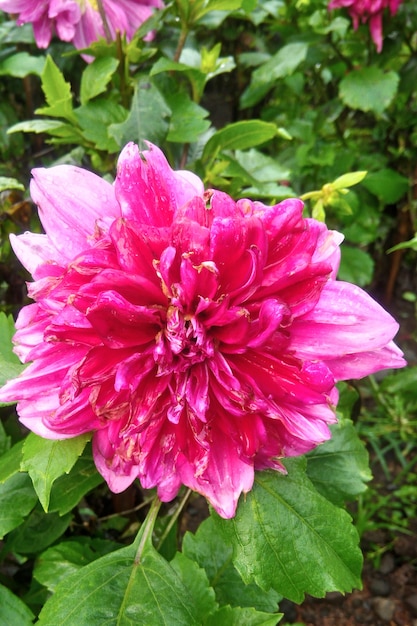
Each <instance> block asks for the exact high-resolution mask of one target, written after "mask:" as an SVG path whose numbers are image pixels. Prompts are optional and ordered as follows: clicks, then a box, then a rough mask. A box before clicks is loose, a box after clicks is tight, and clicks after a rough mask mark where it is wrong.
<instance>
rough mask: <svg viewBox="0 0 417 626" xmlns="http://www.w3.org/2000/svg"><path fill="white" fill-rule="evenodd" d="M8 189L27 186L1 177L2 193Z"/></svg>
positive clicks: (0, 189)
mask: <svg viewBox="0 0 417 626" xmlns="http://www.w3.org/2000/svg"><path fill="white" fill-rule="evenodd" d="M7 189H19V190H20V191H24V190H25V186H24V185H22V183H19V181H18V180H16V178H9V177H7V176H0V191H6V190H7ZM2 315H4V313H2ZM0 324H1V322H0ZM0 337H1V334H0Z"/></svg>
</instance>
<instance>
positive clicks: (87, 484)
mask: <svg viewBox="0 0 417 626" xmlns="http://www.w3.org/2000/svg"><path fill="white" fill-rule="evenodd" d="M103 480H104V479H103V477H102V476H101V474H99V472H98V471H97V468H96V466H95V464H94V461H93V459H92V458H91V456H85V455H84V456H82V457H81V458H80V459H78V461H77V462H76V464H75V465H74V467H73V468H72V469H71V471H70V472H69V474H64V475H63V476H60V478H58V479H57V480H56V481H55V482H54V484H53V485H52V489H51V497H50V501H49V510H50V511H58V513H59V514H60V515H64V514H65V513H68V512H69V511H71V510H72V509H73V508H74V507H75V506H77V504H78V503H79V502H80V500H81V498H82V497H83V496H85V495H86V494H87V493H88V492H89V491H91V490H92V489H94V488H95V487H97V486H98V485H100V484H101V483H102V482H103Z"/></svg>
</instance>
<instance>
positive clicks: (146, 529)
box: [134, 496, 162, 565]
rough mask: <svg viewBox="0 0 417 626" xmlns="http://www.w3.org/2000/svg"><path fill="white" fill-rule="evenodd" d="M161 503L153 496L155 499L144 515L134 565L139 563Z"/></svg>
mask: <svg viewBox="0 0 417 626" xmlns="http://www.w3.org/2000/svg"><path fill="white" fill-rule="evenodd" d="M161 504H162V502H161V501H160V499H159V498H158V496H155V499H154V500H153V502H152V504H151V507H150V509H149V511H148V515H147V516H146V519H145V521H144V522H143V524H142V526H141V529H140V531H139V532H141V533H142V537H141V539H140V542H139V546H138V549H137V551H136V555H135V561H134V563H135V565H139V564H140V561H141V558H142V553H143V550H144V548H145V546H146V544H147V542H148V539H149V536H150V535H152V531H153V527H154V525H155V521H156V518H157V517H158V513H159V509H160V507H161Z"/></svg>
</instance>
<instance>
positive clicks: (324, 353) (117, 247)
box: [0, 144, 404, 517]
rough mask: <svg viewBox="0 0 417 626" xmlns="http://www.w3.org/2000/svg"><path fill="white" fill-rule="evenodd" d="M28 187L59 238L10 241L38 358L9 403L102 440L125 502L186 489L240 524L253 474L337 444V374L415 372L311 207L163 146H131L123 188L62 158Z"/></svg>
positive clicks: (23, 322) (26, 332) (3, 396)
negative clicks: (243, 187)
mask: <svg viewBox="0 0 417 626" xmlns="http://www.w3.org/2000/svg"><path fill="white" fill-rule="evenodd" d="M31 193H32V197H33V199H34V201H35V202H36V203H37V204H38V206H39V211H40V217H41V220H42V223H43V226H44V228H45V231H46V234H44V235H39V234H31V233H26V234H24V235H21V236H19V237H15V236H12V243H13V247H14V250H15V252H16V254H17V256H18V257H19V258H20V260H21V261H22V263H23V264H24V266H25V267H26V268H27V269H28V270H29V271H30V272H31V273H32V274H33V277H34V282H33V283H31V284H30V285H29V295H30V296H31V298H33V300H34V301H35V302H34V303H33V304H30V305H29V306H26V307H24V308H23V309H22V311H21V312H20V315H19V317H18V320H17V324H16V326H17V332H16V335H15V338H14V340H15V344H16V347H15V350H16V353H17V354H18V355H19V357H20V358H21V360H22V361H23V362H29V361H32V363H31V364H30V365H29V366H28V367H27V369H26V370H25V371H24V373H23V374H22V375H21V376H20V377H19V378H17V379H15V380H11V381H9V382H8V383H7V384H6V385H5V386H4V387H3V389H2V390H1V391H0V400H1V401H15V400H17V401H18V412H19V416H20V420H21V421H22V422H23V424H24V425H25V426H27V427H28V428H29V429H31V430H32V431H34V432H36V433H37V434H38V435H41V436H43V437H48V438H56V439H60V438H66V437H74V436H77V435H80V434H81V433H86V432H90V431H91V432H93V452H94V459H95V463H96V465H97V468H98V470H99V471H100V472H101V474H102V475H103V476H104V478H105V479H106V481H107V483H108V485H109V487H110V489H111V490H112V491H114V492H120V491H122V490H124V489H126V488H127V487H128V486H129V485H130V484H131V483H132V482H133V481H134V480H135V479H136V478H138V479H139V480H140V482H141V484H142V486H143V487H144V488H151V487H157V489H158V494H159V497H160V498H161V500H163V501H169V500H171V499H172V498H174V497H175V495H176V494H177V492H178V490H179V488H180V486H181V485H182V484H184V485H187V486H188V487H190V488H191V489H194V490H195V491H198V492H199V493H201V494H203V495H204V496H206V497H207V498H208V500H209V501H210V502H211V504H212V505H213V506H214V507H215V509H216V510H217V511H218V512H219V514H220V515H222V516H224V517H232V516H233V515H234V513H235V509H236V504H237V501H238V498H239V496H240V494H241V493H242V491H243V492H247V491H249V490H250V489H251V487H252V484H253V480H254V471H255V470H256V469H264V468H273V469H277V470H280V471H285V470H284V467H283V465H282V464H281V460H280V459H282V458H283V457H288V456H293V455H299V454H303V453H305V452H308V451H309V450H311V449H312V448H314V447H315V446H316V445H317V444H319V443H321V442H323V441H325V440H327V439H328V438H329V437H330V432H329V428H328V424H331V423H333V422H335V412H334V407H335V404H336V402H337V391H336V388H335V382H336V381H338V380H342V379H348V378H360V377H362V376H365V375H367V374H370V373H371V372H375V371H376V370H380V369H382V368H396V367H402V366H403V365H404V360H403V358H402V353H401V351H400V350H399V349H398V348H397V347H396V346H395V345H394V343H393V342H392V338H393V336H394V335H395V333H396V332H397V328H398V326H397V324H396V322H395V321H394V320H393V318H392V317H391V316H390V315H389V314H388V313H387V312H386V311H384V310H383V309H382V308H381V307H380V306H379V305H378V304H377V303H376V302H375V301H374V300H372V298H371V297H370V296H368V295H367V294H366V293H365V292H364V291H362V290H361V289H359V288H358V287H355V286H354V285H351V284H349V283H344V282H338V281H336V279H335V275H336V272H337V268H338V263H339V244H340V242H341V240H342V236H341V235H340V234H339V233H337V232H334V231H329V230H328V229H327V228H326V226H325V225H324V224H322V223H320V222H317V221H315V220H311V219H305V218H303V216H302V209H303V204H302V202H301V201H300V200H296V199H290V200H285V201H284V202H281V203H280V204H277V205H275V206H272V207H269V206H265V205H264V204H261V203H260V202H252V201H250V200H239V201H238V202H235V201H233V200H232V198H230V197H229V196H228V195H226V194H225V193H222V192H220V191H216V190H208V191H204V188H203V184H202V182H201V180H200V179H199V178H197V177H196V176H195V175H194V174H191V173H189V172H184V171H173V170H172V169H171V168H170V166H169V164H168V162H167V161H166V159H165V157H164V155H163V154H162V152H161V151H160V150H159V149H158V148H157V147H155V146H152V145H151V144H149V149H148V150H147V151H144V152H143V153H141V152H140V151H139V149H138V147H137V146H136V145H134V144H129V145H127V146H126V147H125V149H124V150H123V152H122V154H121V156H120V159H119V163H118V172H117V177H116V181H115V183H114V185H111V184H110V183H108V182H106V181H105V180H103V179H101V178H99V177H97V176H96V175H94V174H92V173H90V172H88V171H86V170H83V169H80V168H77V167H72V166H69V165H68V166H67V165H61V166H57V167H53V168H51V169H35V170H34V172H33V181H32V183H31Z"/></svg>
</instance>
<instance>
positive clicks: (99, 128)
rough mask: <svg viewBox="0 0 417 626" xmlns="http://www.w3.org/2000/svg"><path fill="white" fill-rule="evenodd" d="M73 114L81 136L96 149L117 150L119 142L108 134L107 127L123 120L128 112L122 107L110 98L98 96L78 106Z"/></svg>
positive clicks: (110, 151)
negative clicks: (80, 130)
mask: <svg viewBox="0 0 417 626" xmlns="http://www.w3.org/2000/svg"><path fill="white" fill-rule="evenodd" d="M74 114H75V116H76V118H77V121H78V124H79V125H80V127H81V129H82V134H83V136H84V137H85V138H86V139H87V140H88V141H91V142H92V143H93V144H94V146H95V148H96V149H97V150H105V151H106V152H109V153H112V152H117V151H118V150H119V148H120V146H119V144H118V143H117V142H116V141H115V139H114V137H112V136H110V135H109V127H110V126H111V125H112V124H121V123H124V122H125V120H126V117H127V115H128V113H127V111H126V109H125V108H124V107H122V106H121V105H120V104H117V103H116V102H112V101H111V100H106V99H105V98H99V99H97V100H94V101H93V102H88V103H87V104H85V105H84V106H81V107H79V108H78V109H76V110H75V111H74Z"/></svg>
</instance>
